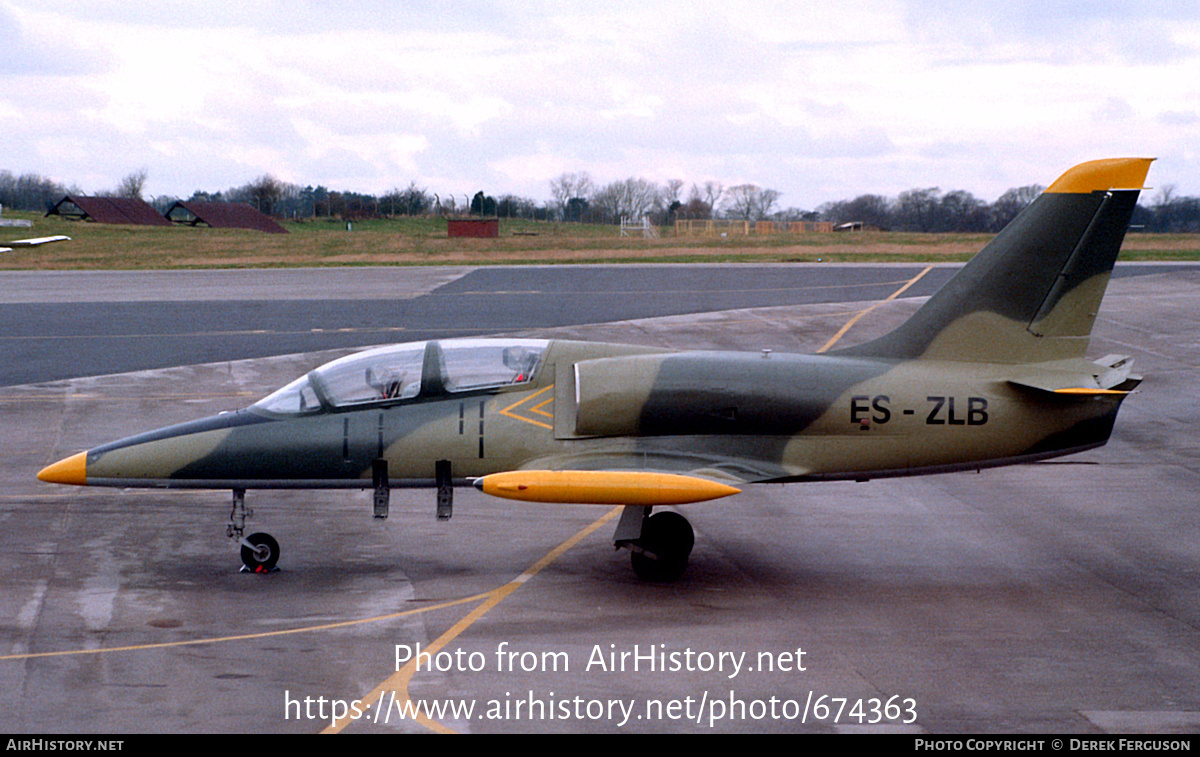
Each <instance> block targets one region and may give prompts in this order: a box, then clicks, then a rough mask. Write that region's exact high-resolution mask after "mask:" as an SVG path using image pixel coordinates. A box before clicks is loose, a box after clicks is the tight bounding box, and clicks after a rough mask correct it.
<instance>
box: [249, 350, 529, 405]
mask: <svg viewBox="0 0 1200 757" xmlns="http://www.w3.org/2000/svg"><path fill="white" fill-rule="evenodd" d="M549 350H550V340H548V339H524V338H515V339H503V338H487V337H466V338H462V339H441V340H428V341H424V342H403V343H399V344H393V345H388V346H386V347H375V348H372V349H367V350H363V351H360V352H355V353H352V354H350V355H345V356H343V357H341V358H338V359H337V360H332V361H330V362H328V363H325V364H324V365H321V366H319V367H317V368H315V369H313V370H311V371H309V372H308V373H307V374H305V375H304V376H301V377H299V378H297V379H295V380H293V381H291V382H290V383H288V384H286V385H284V386H283V387H282V388H280V389H277V390H276V391H274V392H272V393H271V394H269V395H267V396H266V397H264V398H262V399H261V400H259V401H258V402H255V403H254V404H253V405H251V406H250V407H251V409H254V410H256V411H261V412H263V413H266V414H268V415H273V416H288V417H293V416H308V415H313V414H317V413H339V412H351V411H355V410H362V409H366V408H386V407H393V406H395V405H403V404H411V403H418V402H423V401H429V400H436V399H446V398H448V397H455V396H470V395H474V394H483V393H497V392H503V391H508V390H509V389H511V388H519V387H523V386H528V385H529V384H532V383H534V382H535V381H537V379H538V377H539V376H540V375H541V373H542V369H543V367H544V365H545V358H546V355H547V354H548V352H549ZM397 358H400V360H397ZM358 376H361V377H362V378H361V379H359V378H357V377H358ZM339 392H340V394H339ZM368 392H370V393H371V394H370V396H367V393H368ZM392 392H394V395H393V396H389V395H390V394H391V393H392ZM309 396H311V398H313V399H315V400H316V402H315V403H313V402H312V400H311V399H309Z"/></svg>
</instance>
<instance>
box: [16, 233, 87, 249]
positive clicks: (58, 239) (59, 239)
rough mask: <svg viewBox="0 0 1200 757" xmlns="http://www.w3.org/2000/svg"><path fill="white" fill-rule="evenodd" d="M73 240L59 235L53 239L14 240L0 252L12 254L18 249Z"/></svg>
mask: <svg viewBox="0 0 1200 757" xmlns="http://www.w3.org/2000/svg"><path fill="white" fill-rule="evenodd" d="M69 241H71V238H70V237H68V236H63V235H62V234H58V235H56V236H52V237H34V238H32V239H14V240H13V241H11V242H5V243H4V245H5V246H4V247H0V252H12V251H13V249H14V248H16V247H38V246H39V245H43V244H50V243H51V242H69Z"/></svg>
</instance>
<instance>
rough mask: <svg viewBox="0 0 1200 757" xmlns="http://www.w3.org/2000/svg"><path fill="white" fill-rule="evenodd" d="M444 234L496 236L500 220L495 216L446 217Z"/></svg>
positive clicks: (498, 232) (453, 235)
mask: <svg viewBox="0 0 1200 757" xmlns="http://www.w3.org/2000/svg"><path fill="white" fill-rule="evenodd" d="M446 235H447V236H451V237H484V238H490V237H498V236H500V221H499V220H497V219H495V218H448V219H446Z"/></svg>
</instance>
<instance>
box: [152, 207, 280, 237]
mask: <svg viewBox="0 0 1200 757" xmlns="http://www.w3.org/2000/svg"><path fill="white" fill-rule="evenodd" d="M167 218H169V219H170V220H171V221H174V222H175V223H185V224H188V225H190V226H198V225H200V224H203V225H205V226H210V227H212V228H214V229H255V230H257V231H265V232H267V233H268V234H286V233H287V229H285V228H283V227H282V226H280V225H279V223H278V222H277V221H275V219H273V218H271V217H270V216H268V215H265V214H263V213H260V212H259V211H258V210H256V209H254V208H253V207H252V206H250V205H247V204H246V203H244V202H212V201H208V200H180V201H178V202H176V203H175V204H174V205H172V206H171V209H170V210H168V211H167Z"/></svg>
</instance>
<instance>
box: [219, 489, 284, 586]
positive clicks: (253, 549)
mask: <svg viewBox="0 0 1200 757" xmlns="http://www.w3.org/2000/svg"><path fill="white" fill-rule="evenodd" d="M253 516H254V511H253V510H247V509H246V490H245V489H234V490H233V508H232V509H231V510H230V511H229V525H228V526H227V527H226V528H225V535H226V536H228V537H229V538H230V539H233V540H234V541H236V542H237V543H238V544H240V545H241V547H242V566H243V567H242V572H243V573H270V572H272V571H275V570H278V568H276V567H275V563H277V562H279V542H277V541H275V537H273V536H271V535H270V534H267V533H262V532H258V533H253V534H250V535H249V536H243V535H244V534H245V533H246V518H250V517H253Z"/></svg>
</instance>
